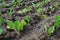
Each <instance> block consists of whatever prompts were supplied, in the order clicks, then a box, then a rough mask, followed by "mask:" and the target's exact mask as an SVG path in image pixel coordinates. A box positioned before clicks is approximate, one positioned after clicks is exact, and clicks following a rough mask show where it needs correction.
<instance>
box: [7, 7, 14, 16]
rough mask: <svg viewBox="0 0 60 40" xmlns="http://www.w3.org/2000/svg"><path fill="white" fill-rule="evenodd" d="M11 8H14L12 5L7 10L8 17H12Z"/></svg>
mask: <svg viewBox="0 0 60 40" xmlns="http://www.w3.org/2000/svg"><path fill="white" fill-rule="evenodd" d="M13 10H14V7H11V8H10V11H7V14H8V15H9V17H12V14H13Z"/></svg>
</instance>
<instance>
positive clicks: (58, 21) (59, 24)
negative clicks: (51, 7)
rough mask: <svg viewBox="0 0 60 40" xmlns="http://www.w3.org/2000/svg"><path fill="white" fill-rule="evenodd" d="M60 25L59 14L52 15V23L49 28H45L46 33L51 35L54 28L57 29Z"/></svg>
mask: <svg viewBox="0 0 60 40" xmlns="http://www.w3.org/2000/svg"><path fill="white" fill-rule="evenodd" d="M59 26H60V16H55V17H54V25H53V26H52V27H50V28H48V29H47V33H48V35H49V36H50V35H52V33H54V31H55V30H56V29H58V28H59Z"/></svg>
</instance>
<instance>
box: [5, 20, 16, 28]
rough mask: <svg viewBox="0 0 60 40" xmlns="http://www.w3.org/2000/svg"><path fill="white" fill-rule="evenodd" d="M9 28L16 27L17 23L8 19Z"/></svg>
mask: <svg viewBox="0 0 60 40" xmlns="http://www.w3.org/2000/svg"><path fill="white" fill-rule="evenodd" d="M6 22H7V25H8V26H7V28H9V29H15V24H14V23H13V22H12V21H9V20H7V21H6Z"/></svg>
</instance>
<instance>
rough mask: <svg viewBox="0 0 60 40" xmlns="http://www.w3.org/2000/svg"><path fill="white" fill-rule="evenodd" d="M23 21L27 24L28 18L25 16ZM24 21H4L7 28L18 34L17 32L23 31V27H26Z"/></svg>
mask: <svg viewBox="0 0 60 40" xmlns="http://www.w3.org/2000/svg"><path fill="white" fill-rule="evenodd" d="M25 20H26V21H27V22H28V23H29V22H30V18H29V16H25ZM26 21H24V20H22V21H18V20H16V21H14V22H12V21H10V20H7V21H6V23H7V25H8V26H7V28H9V29H13V30H15V31H16V32H17V33H18V31H20V30H23V28H24V26H26V25H27V22H26Z"/></svg>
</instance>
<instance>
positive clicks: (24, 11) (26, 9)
mask: <svg viewBox="0 0 60 40" xmlns="http://www.w3.org/2000/svg"><path fill="white" fill-rule="evenodd" d="M31 10H32V9H31V8H30V7H28V6H27V7H26V8H24V9H22V10H19V11H18V13H20V14H24V13H26V12H30V11H31Z"/></svg>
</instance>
